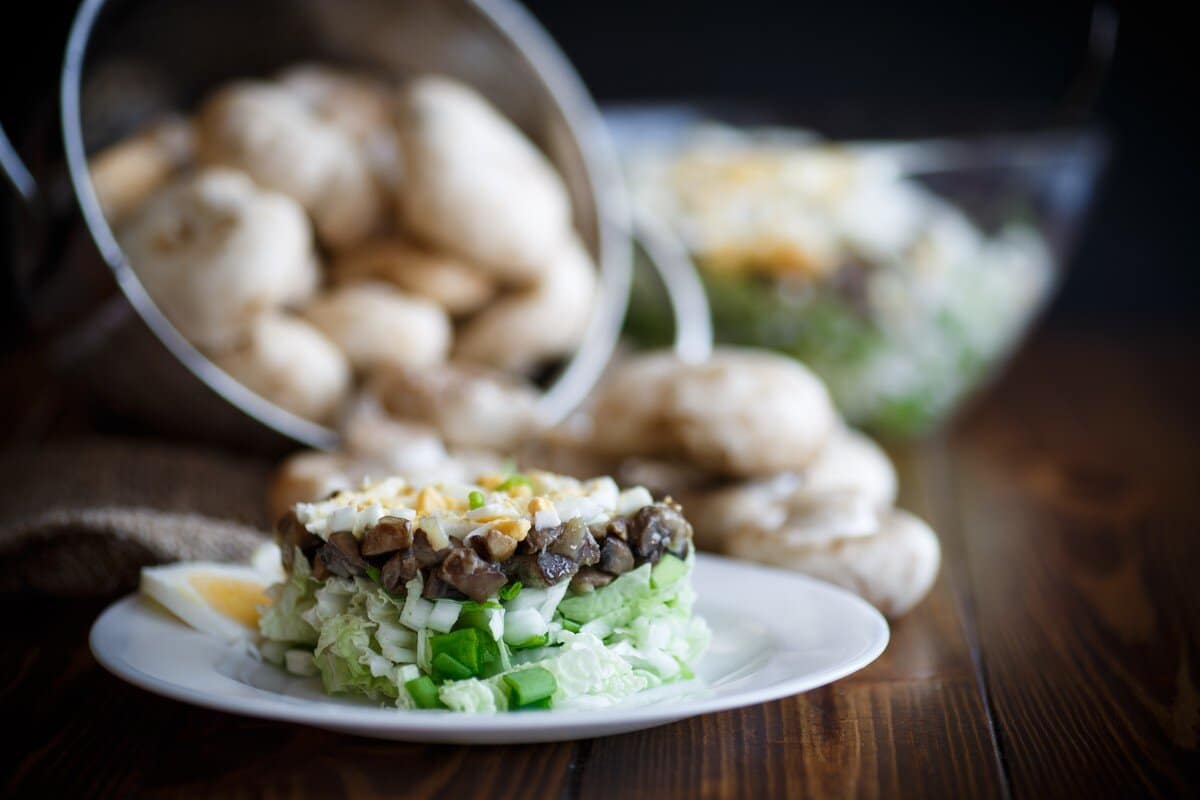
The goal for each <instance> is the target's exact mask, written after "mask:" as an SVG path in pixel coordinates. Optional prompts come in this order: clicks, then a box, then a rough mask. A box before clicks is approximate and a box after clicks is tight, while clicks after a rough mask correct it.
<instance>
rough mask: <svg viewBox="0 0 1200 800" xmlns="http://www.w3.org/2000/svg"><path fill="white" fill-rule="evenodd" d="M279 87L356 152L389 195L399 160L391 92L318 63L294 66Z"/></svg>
mask: <svg viewBox="0 0 1200 800" xmlns="http://www.w3.org/2000/svg"><path fill="white" fill-rule="evenodd" d="M278 81H279V84H280V85H281V86H282V87H283V88H285V89H287V90H288V91H290V92H292V93H294V94H295V95H296V96H297V97H299V98H300V99H301V100H302V101H303V102H304V103H305V104H306V105H307V106H308V107H309V108H310V109H312V110H313V111H314V112H316V114H317V115H318V116H319V117H321V119H323V120H325V121H326V122H328V123H329V124H331V125H334V126H336V127H337V128H340V129H341V130H342V131H344V132H345V133H347V134H349V135H350V136H351V137H352V138H353V139H354V140H355V141H356V142H357V143H358V144H359V146H360V147H361V148H362V151H363V153H364V155H365V156H366V159H367V163H368V164H370V166H371V172H372V174H374V176H375V179H376V181H378V182H379V184H380V185H381V186H383V187H385V188H386V189H387V191H388V193H389V194H390V193H391V192H393V191H395V190H396V188H397V187H398V186H399V185H400V180H401V177H402V175H403V171H404V165H403V156H402V155H401V153H400V140H399V138H398V136H397V135H396V126H395V111H396V109H395V105H396V103H395V93H394V92H393V91H392V90H391V87H389V86H388V85H387V84H386V83H384V82H383V81H380V80H376V79H374V78H372V77H370V76H368V75H363V74H361V73H357V72H349V71H346V70H341V69H336V68H334V67H329V66H325V65H322V64H297V65H295V66H293V67H289V68H288V69H286V70H284V71H283V72H281V73H280V74H279V76H278Z"/></svg>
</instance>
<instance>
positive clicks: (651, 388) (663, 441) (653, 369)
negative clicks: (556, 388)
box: [592, 350, 683, 457]
mask: <svg viewBox="0 0 1200 800" xmlns="http://www.w3.org/2000/svg"><path fill="white" fill-rule="evenodd" d="M682 368H683V364H682V362H680V361H679V358H678V357H677V356H676V355H675V353H674V352H672V351H669V350H663V351H659V352H654V353H644V354H639V355H636V356H633V357H631V358H627V359H625V360H624V361H621V362H619V363H617V364H616V365H615V366H613V367H612V368H611V369H610V370H609V371H608V372H607V373H606V374H605V375H604V377H603V378H602V379H601V381H600V383H599V385H598V386H597V389H596V394H595V406H594V410H593V420H594V421H593V440H592V446H593V447H594V448H595V449H596V450H598V451H600V452H602V453H605V454H608V455H610V456H616V457H620V456H651V457H653V456H669V455H671V454H672V452H673V451H676V450H677V447H676V440H675V432H674V429H673V427H672V424H671V422H672V421H671V419H670V418H669V416H668V409H667V408H666V406H665V402H664V398H665V396H666V392H667V389H668V387H669V386H670V385H671V382H672V380H673V379H674V376H675V374H676V372H678V371H679V370H680V369H682Z"/></svg>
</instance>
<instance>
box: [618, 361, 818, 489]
mask: <svg viewBox="0 0 1200 800" xmlns="http://www.w3.org/2000/svg"><path fill="white" fill-rule="evenodd" d="M595 416H596V445H597V447H599V448H602V449H605V450H606V451H608V452H619V453H620V454H621V455H629V456H635V455H642V456H664V455H667V456H674V457H677V458H682V459H685V460H687V461H689V462H691V463H693V464H695V465H696V466H699V467H702V468H704V469H706V470H708V471H710V472H713V473H717V474H723V475H732V476H737V477H754V476H761V475H771V474H775V473H778V472H783V471H799V470H803V469H804V468H805V467H807V466H808V465H809V464H810V463H811V462H812V461H813V459H814V458H815V457H816V456H817V454H818V453H819V452H820V450H821V448H822V447H824V445H825V442H826V441H827V440H828V438H829V436H830V435H831V434H832V432H833V430H834V428H835V426H836V425H837V412H836V411H835V410H834V408H833V404H832V402H831V401H830V399H829V394H828V392H827V391H826V390H825V386H824V384H823V383H821V381H820V379H819V378H817V377H816V376H815V375H813V374H812V373H811V372H809V371H808V370H807V369H806V368H805V367H804V366H803V365H801V364H800V363H799V362H797V361H795V360H794V359H791V358H787V357H786V356H781V355H776V354H774V353H768V352H765V351H754V350H741V349H736V348H724V349H720V350H717V351H716V352H714V353H713V355H712V357H711V358H710V359H709V360H708V361H706V362H704V363H701V364H682V363H678V362H675V363H672V361H671V360H670V357H668V356H664V355H662V354H655V355H650V356H641V357H639V358H637V359H634V360H633V362H632V363H629V364H626V365H625V366H623V367H618V368H617V370H615V371H614V375H613V376H612V378H611V379H609V380H606V381H605V382H604V385H603V386H601V388H600V396H599V399H598V401H597V403H596V410H595Z"/></svg>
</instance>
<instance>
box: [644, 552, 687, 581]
mask: <svg viewBox="0 0 1200 800" xmlns="http://www.w3.org/2000/svg"><path fill="white" fill-rule="evenodd" d="M687 571H688V568H687V563H686V562H684V561H683V560H681V559H679V558H678V557H676V556H673V555H671V554H670V553H666V554H664V555H663V557H662V560H661V561H659V562H658V563H657V564H655V565H654V568H653V569H652V570H651V571H650V585H651V586H652V587H654V588H655V589H663V588H665V587H667V586H671V585H672V584H674V583H676V582H678V581H679V579H680V578H682V577H683V576H684V575H687Z"/></svg>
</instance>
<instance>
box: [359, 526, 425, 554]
mask: <svg viewBox="0 0 1200 800" xmlns="http://www.w3.org/2000/svg"><path fill="white" fill-rule="evenodd" d="M412 545H413V533H412V526H411V525H409V524H408V520H406V519H404V518H403V517H391V516H388V517H382V518H380V520H379V521H378V522H376V523H375V527H373V528H371V529H370V530H369V531H367V533H366V535H365V536H364V537H363V540H362V554H363V555H364V556H381V555H386V554H388V553H395V552H397V551H399V550H407V549H408V548H410V547H412Z"/></svg>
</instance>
